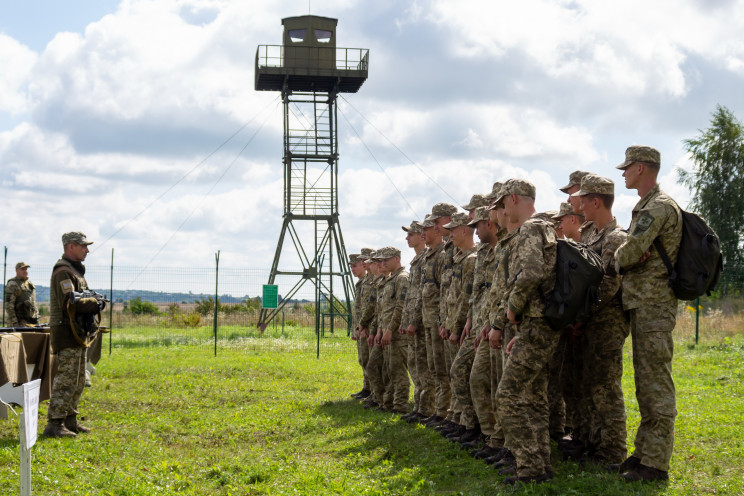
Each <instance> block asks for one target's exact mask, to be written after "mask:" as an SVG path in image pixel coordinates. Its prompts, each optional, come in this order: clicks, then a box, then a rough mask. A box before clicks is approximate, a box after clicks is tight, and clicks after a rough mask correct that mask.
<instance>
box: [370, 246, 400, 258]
mask: <svg viewBox="0 0 744 496" xmlns="http://www.w3.org/2000/svg"><path fill="white" fill-rule="evenodd" d="M399 256H400V250H399V249H397V248H396V247H394V246H386V247H384V248H380V249H379V250H377V251H376V252H375V258H376V259H377V260H387V259H388V258H393V257H399Z"/></svg>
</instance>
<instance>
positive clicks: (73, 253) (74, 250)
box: [67, 243, 88, 262]
mask: <svg viewBox="0 0 744 496" xmlns="http://www.w3.org/2000/svg"><path fill="white" fill-rule="evenodd" d="M67 246H68V256H69V258H70V260H72V261H73V262H82V261H83V260H85V257H86V256H88V245H79V244H77V243H70V244H69V245H67Z"/></svg>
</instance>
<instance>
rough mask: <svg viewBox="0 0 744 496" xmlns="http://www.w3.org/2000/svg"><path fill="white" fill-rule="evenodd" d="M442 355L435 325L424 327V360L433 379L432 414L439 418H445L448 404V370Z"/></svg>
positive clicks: (440, 342) (442, 351) (441, 342)
mask: <svg viewBox="0 0 744 496" xmlns="http://www.w3.org/2000/svg"><path fill="white" fill-rule="evenodd" d="M444 355H445V352H444V341H443V340H442V338H441V337H440V336H439V328H438V327H437V325H436V323H435V324H434V325H430V326H426V360H427V362H428V366H429V374H431V376H432V377H433V378H434V391H435V393H434V413H435V414H436V415H438V416H440V417H446V416H447V409H448V408H449V403H450V383H449V370H447V363H446V361H445V358H444Z"/></svg>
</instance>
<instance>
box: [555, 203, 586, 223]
mask: <svg viewBox="0 0 744 496" xmlns="http://www.w3.org/2000/svg"><path fill="white" fill-rule="evenodd" d="M567 215H578V216H579V217H583V216H584V214H582V213H580V212H576V211H574V209H573V205H571V204H570V203H568V202H561V208H560V210H558V213H557V214H555V215H553V216H552V217H551V219H553V220H560V219H562V218H563V217H565V216H567Z"/></svg>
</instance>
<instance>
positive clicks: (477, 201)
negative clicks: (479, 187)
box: [462, 193, 488, 210]
mask: <svg viewBox="0 0 744 496" xmlns="http://www.w3.org/2000/svg"><path fill="white" fill-rule="evenodd" d="M486 205H488V198H486V195H481V194H479V193H476V194H474V195H473V196H471V197H470V201H469V202H468V203H467V205H463V206H462V208H463V210H475V209H476V208H478V207H485V206H486Z"/></svg>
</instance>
